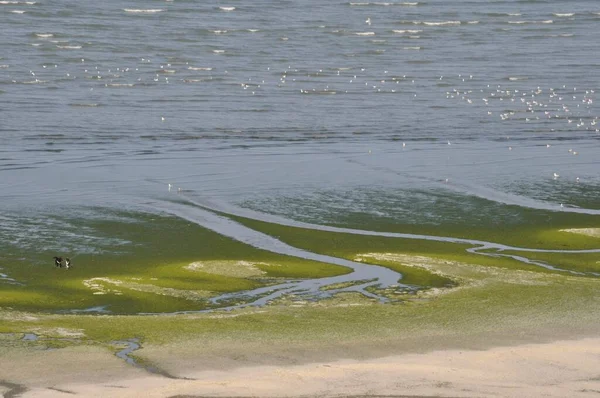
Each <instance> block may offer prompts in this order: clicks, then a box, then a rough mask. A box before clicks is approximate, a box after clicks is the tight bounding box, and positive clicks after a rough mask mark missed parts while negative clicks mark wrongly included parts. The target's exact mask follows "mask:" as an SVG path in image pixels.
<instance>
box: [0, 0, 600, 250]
mask: <svg viewBox="0 0 600 398" xmlns="http://www.w3.org/2000/svg"><path fill="white" fill-rule="evenodd" d="M599 29H600V5H599V4H598V3H597V2H596V1H584V0H575V1H569V2H565V1H562V2H559V1H550V0H549V1H508V0H507V1H494V2H489V1H459V0H455V1H422V2H421V1H419V2H370V1H364V2H362V1H361V2H345V1H328V2H322V1H312V0H309V1H302V2H294V1H270V0H263V1H253V2H241V1H230V2H223V1H203V2H200V1H191V0H185V1H182V0H174V1H144V2H140V1H125V2H122V1H113V0H109V1H102V2H93V1H58V0H39V1H20V0H18V1H12V0H11V1H4V0H2V1H0V33H1V34H0V37H1V39H0V143H1V146H0V203H1V206H0V231H1V234H0V247H2V248H4V249H6V250H11V249H10V248H14V247H19V248H21V249H23V248H25V249H28V250H29V249H32V250H35V249H36V248H37V249H38V250H47V249H50V248H51V249H55V250H59V249H62V248H64V247H67V248H71V249H76V250H79V251H87V252H93V251H94V250H96V249H97V248H98V247H100V246H102V245H108V246H110V245H116V246H118V245H119V244H122V243H123V242H98V241H97V238H95V237H94V236H93V234H92V233H90V234H86V230H85V228H84V229H81V227H79V226H77V227H75V226H73V227H72V228H71V227H70V226H69V224H65V221H64V220H63V218H61V217H62V215H64V214H66V213H68V214H69V215H70V216H71V217H73V215H75V217H79V216H80V217H82V218H88V217H94V214H95V211H94V209H95V208H97V207H104V208H106V207H109V208H118V209H122V208H131V209H136V208H144V209H148V208H152V203H159V202H160V203H162V202H164V200H165V199H168V198H169V196H168V195H169V194H171V195H172V194H173V193H174V192H176V191H177V190H178V189H179V188H181V189H182V190H184V191H185V192H186V194H187V195H188V196H190V197H194V198H196V199H198V200H204V199H210V200H213V201H221V202H224V203H229V204H233V205H238V206H240V205H241V206H244V207H248V208H252V209H254V210H260V211H262V212H266V213H276V214H278V215H283V216H286V217H291V218H295V219H300V220H302V221H308V222H314V223H322V222H326V223H330V224H336V223H337V224H339V225H341V226H343V225H344V224H345V223H346V221H345V220H348V219H350V218H353V217H354V218H356V217H362V218H366V219H367V220H369V221H368V222H367V224H368V223H375V222H391V221H396V222H403V223H409V224H410V223H433V224H436V223H443V222H456V223H460V222H465V223H467V224H478V225H483V224H489V223H490V222H494V223H504V222H509V223H510V222H516V221H514V220H513V218H514V217H515V215H514V212H512V209H514V207H512V206H517V207H519V208H524V209H537V210H541V211H546V212H554V211H556V212H558V211H562V212H567V211H572V212H577V213H589V214H597V213H598V212H600V199H598V198H599V197H600V196H599V194H600V174H599V170H600V133H599V128H600V121H599V120H598V117H599V116H600V111H599V109H598V103H597V100H598V90H599V89H600V88H599V87H598V82H599V79H600V68H599V66H600V55H599V54H600V52H599V51H598V50H599V49H600V48H599V45H598V40H597V39H598V38H597V32H598V30H599ZM167 184H172V191H171V192H170V193H169V192H168V185H167ZM156 208H157V211H158V209H159V208H160V206H157V207H156ZM86 209H88V210H86ZM465 220H466V221H465Z"/></svg>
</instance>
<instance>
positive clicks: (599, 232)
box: [560, 228, 600, 238]
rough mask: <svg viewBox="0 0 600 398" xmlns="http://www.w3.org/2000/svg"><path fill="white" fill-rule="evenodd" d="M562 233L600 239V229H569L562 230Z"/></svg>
mask: <svg viewBox="0 0 600 398" xmlns="http://www.w3.org/2000/svg"><path fill="white" fill-rule="evenodd" d="M560 231H561V232H570V233H573V234H580V235H586V236H591V237H593V238H600V228H569V229H561V230H560Z"/></svg>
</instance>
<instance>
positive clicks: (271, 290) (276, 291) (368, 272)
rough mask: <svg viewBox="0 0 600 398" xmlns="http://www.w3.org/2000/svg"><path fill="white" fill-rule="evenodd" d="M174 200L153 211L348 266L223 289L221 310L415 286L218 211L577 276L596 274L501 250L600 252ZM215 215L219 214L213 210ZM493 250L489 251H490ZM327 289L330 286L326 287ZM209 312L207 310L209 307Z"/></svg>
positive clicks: (294, 254) (388, 271)
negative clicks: (447, 246) (453, 247)
mask: <svg viewBox="0 0 600 398" xmlns="http://www.w3.org/2000/svg"><path fill="white" fill-rule="evenodd" d="M178 198H179V199H180V200H178V201H165V202H162V203H160V204H158V203H154V204H153V205H152V208H153V209H154V210H159V211H163V212H165V213H169V214H172V215H175V216H177V217H180V218H183V219H185V220H188V221H191V222H193V223H196V224H198V225H201V226H202V227H205V228H208V229H210V230H212V231H215V232H217V233H219V234H221V235H224V236H227V237H230V238H233V239H235V240H237V241H240V242H242V243H245V244H248V245H251V246H253V247H256V248H259V249H263V250H267V251H270V252H273V253H278V254H283V255H287V256H292V257H299V258H303V259H307V260H314V261H320V262H325V263H329V264H335V265H341V266H344V267H348V268H350V269H352V272H350V273H348V274H345V275H339V276H335V277H327V278H316V279H307V280H290V281H286V282H284V283H280V284H277V285H272V286H266V287H261V288H258V289H253V290H248V291H243V292H235V293H227V294H223V295H219V296H216V297H213V298H212V299H211V300H210V301H211V303H212V304H219V303H223V302H228V301H230V300H231V301H234V300H235V301H239V300H240V299H243V300H245V302H244V303H242V304H234V305H231V306H227V307H222V308H221V309H224V310H232V309H238V308H243V307H248V306H263V305H266V304H268V303H269V302H271V301H273V300H275V299H278V298H282V297H284V296H286V295H296V296H299V297H302V298H307V299H319V298H324V297H331V296H333V295H335V294H337V293H340V292H359V293H361V294H363V295H364V296H367V297H370V298H374V299H377V300H379V301H380V302H386V301H388V299H387V298H386V297H385V296H383V295H380V294H378V293H376V291H377V290H378V289H390V288H394V289H398V290H404V291H407V290H416V287H414V286H410V285H406V284H402V283H401V282H400V281H401V280H402V274H400V273H398V272H396V271H393V270H391V269H388V268H385V267H381V266H378V265H369V264H364V263H361V262H356V261H350V260H346V259H342V258H337V257H332V256H327V255H323V254H317V253H313V252H310V251H307V250H303V249H299V248H296V247H293V246H290V245H288V244H286V243H284V242H282V241H280V240H278V239H276V238H274V237H272V236H270V235H267V234H264V233H262V232H259V231H256V230H253V229H251V228H248V227H246V226H244V225H242V224H240V223H238V222H235V221H233V220H231V219H229V218H227V217H226V216H223V215H220V214H231V215H237V216H243V217H248V218H251V219H255V220H260V221H265V222H270V223H276V224H281V225H286V226H291V227H300V228H308V229H314V230H320V231H329V232H337V233H347V234H355V235H365V236H381V237H390V238H400V239H420V240H429V241H438V242H449V243H457V244H467V245H471V246H473V247H470V248H468V249H466V250H467V251H468V252H470V253H474V254H479V255H483V256H489V257H508V258H512V259H514V260H517V261H521V262H523V263H526V264H531V265H537V266H540V267H544V268H547V269H551V270H554V271H561V272H566V273H571V274H576V275H586V274H590V275H595V276H600V274H598V273H591V272H590V273H584V272H577V271H573V270H567V269H562V268H559V267H556V266H553V265H551V264H547V263H544V262H540V261H535V260H532V259H529V258H527V257H524V256H519V255H513V254H504V253H502V252H503V251H519V252H537V253H569V254H576V253H600V249H587V250H556V249H530V248H522V247H515V246H509V245H503V244H500V243H493V242H486V241H482V240H475V239H462V238H453V237H444V236H432V235H418V234H406V233H394V232H376V231H365V230H358V229H351V228H338V227H331V226H323V225H315V224H308V223H304V222H297V221H293V220H288V219H285V218H282V217H278V216H272V215H268V214H263V213H260V212H256V211H252V210H247V209H242V208H237V207H233V206H231V205H222V204H216V203H213V202H209V201H198V200H195V199H193V198H191V197H190V196H188V195H187V194H183V193H180V194H178ZM217 212H218V213H220V214H217ZM489 250H493V251H491V252H490V251H489ZM338 284H343V285H344V287H341V288H335V287H333V288H331V287H332V286H334V285H338ZM328 287H329V288H328ZM209 311H210V310H209ZM190 312H198V311H182V312H180V313H190Z"/></svg>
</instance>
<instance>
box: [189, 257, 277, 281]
mask: <svg viewBox="0 0 600 398" xmlns="http://www.w3.org/2000/svg"><path fill="white" fill-rule="evenodd" d="M260 266H266V267H269V266H273V265H270V264H268V263H263V262H253V261H244V260H238V261H227V260H222V261H195V262H193V263H191V264H189V265H187V266H186V267H185V269H187V270H190V271H202V272H207V273H209V274H217V275H223V276H233V277H236V278H251V277H257V276H265V275H266V274H267V272H266V271H263V270H262V269H260V268H259V267H260Z"/></svg>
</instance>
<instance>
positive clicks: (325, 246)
mask: <svg viewBox="0 0 600 398" xmlns="http://www.w3.org/2000/svg"><path fill="white" fill-rule="evenodd" d="M186 206H189V207H192V208H193V207H196V205H194V204H189V203H188V204H186ZM207 211H208V210H207ZM110 214H111V216H110V217H106V218H105V219H97V220H87V221H86V227H87V228H90V230H93V231H94V234H95V236H98V237H100V236H107V237H108V236H110V237H111V239H113V240H115V239H116V240H118V241H120V242H123V243H122V244H120V245H119V246H118V247H113V248H112V252H111V251H108V250H106V251H104V252H102V253H89V254H81V255H78V256H77V257H76V258H75V259H74V261H73V264H74V265H73V268H72V269H69V270H66V269H64V268H56V267H54V266H53V264H52V262H51V261H48V258H50V259H51V257H49V253H31V252H18V250H16V249H15V251H13V252H12V256H13V259H12V260H11V261H7V262H3V263H2V264H1V266H2V269H3V270H2V272H3V273H4V274H5V275H6V277H7V278H11V280H12V281H13V282H12V283H5V284H1V285H0V292H1V294H0V319H2V322H0V336H1V338H0V350H1V351H0V364H2V366H1V367H2V368H3V369H6V370H5V371H3V373H4V374H3V378H4V379H5V380H7V381H8V382H10V383H16V384H15V385H21V384H23V385H26V386H29V387H35V388H45V387H48V386H53V385H58V384H60V383H67V382H72V381H73V377H75V378H77V377H82V378H83V379H86V380H88V378H90V377H91V379H93V380H109V379H110V380H112V379H114V378H115V377H116V378H119V377H125V378H129V377H133V376H135V375H138V376H139V374H144V373H148V374H149V373H152V374H154V375H158V376H160V377H169V378H175V379H177V378H182V379H184V378H186V377H190V376H192V375H193V373H194V372H196V371H201V370H210V369H228V368H232V369H233V368H238V367H241V366H250V365H252V366H255V365H286V366H287V365H293V364H300V363H311V362H318V361H324V360H332V359H335V358H338V359H343V358H350V359H368V358H379V357H384V356H389V355H394V354H400V353H425V352H431V351H432V350H437V349H445V350H446V349H487V348H491V347H496V346H513V345H517V344H524V343H532V342H535V343H540V342H550V341H555V340H558V339H565V338H567V339H572V338H584V337H588V336H594V335H597V333H598V332H599V331H600V322H598V319H600V318H599V315H600V278H599V277H598V275H600V250H598V249H599V248H600V239H599V238H598V237H596V236H590V235H589V234H588V235H582V234H574V233H571V232H566V231H561V230H562V229H565V228H567V227H569V228H573V221H572V220H569V223H568V225H566V224H567V223H561V222H560V220H559V221H557V225H555V226H554V225H553V229H549V228H548V227H547V226H543V227H537V228H536V227H535V226H530V227H529V228H528V229H526V233H523V234H522V235H521V240H520V242H519V247H518V248H515V249H514V250H500V251H499V250H494V249H485V250H482V251H477V250H473V247H477V245H473V244H468V243H465V242H462V241H461V242H452V241H437V240H427V239H418V238H409V239H403V238H394V237H386V236H376V235H371V236H365V235H361V234H358V233H341V232H331V231H322V230H314V229H310V228H300V227H293V226H288V225H281V224H277V223H270V222H265V221H261V220H257V219H250V218H245V217H240V216H235V215H227V214H223V213H219V214H217V213H214V214H216V216H218V217H221V218H222V219H224V220H227V222H228V223H233V224H235V225H239V226H240V227H242V226H244V227H245V228H250V229H252V230H253V231H257V232H260V233H262V234H264V235H265V236H269V237H272V238H273V237H274V238H276V239H277V241H278V242H281V243H282V244H286V245H289V246H291V247H294V248H298V249H302V250H304V251H306V252H310V253H319V254H322V255H325V256H330V257H332V258H338V259H343V260H346V261H349V262H351V264H359V265H363V266H365V267H382V268H384V269H388V270H390V271H393V272H392V273H389V274H388V273H384V274H382V275H384V277H391V278H395V279H394V280H388V281H385V282H386V283H385V286H384V284H381V283H377V282H378V281H375V282H374V281H372V280H365V279H364V278H363V277H359V275H362V274H360V273H357V272H356V271H355V270H354V271H353V270H352V269H349V268H347V267H344V266H340V265H336V264H328V263H324V262H318V261H314V260H308V259H303V258H300V257H298V256H287V255H282V254H278V253H276V252H273V251H269V250H263V249H258V248H256V247H253V246H251V245H248V244H245V243H242V242H240V241H236V240H234V239H233V238H230V237H226V236H223V235H221V234H219V233H217V232H214V231H213V230H210V229H207V228H204V227H201V226H199V225H198V224H196V223H194V222H192V221H190V219H192V218H191V217H189V219H188V220H185V219H182V218H176V217H173V216H171V215H168V214H166V215H156V214H148V213H132V212H129V213H120V212H115V211H110ZM79 222H83V221H81V220H79ZM74 223H75V221H74ZM595 223H597V224H595ZM594 224H595V225H600V222H599V221H598V220H597V217H594V216H590V217H587V218H586V219H585V223H581V225H580V226H579V227H580V228H584V227H585V228H590V227H591V226H592V225H594ZM421 232H422V231H421ZM450 233H451V230H444V228H443V227H440V228H438V229H437V230H436V235H435V236H437V237H439V236H450V237H451V235H450ZM446 234H448V235H446ZM471 234H472V236H471ZM260 236H263V235H260ZM432 236H433V235H432ZM497 237H499V235H498V231H491V232H490V233H489V235H486V234H484V233H482V232H481V231H475V232H472V231H465V232H464V234H463V238H473V239H475V238H476V239H478V240H481V239H485V238H489V239H492V238H497ZM506 241H507V242H509V243H511V244H514V242H515V239H514V237H510V238H507V239H506ZM557 242H560V243H558V244H557ZM493 243H495V244H497V243H500V244H501V243H503V240H501V239H494V242H493ZM286 247H287V246H286ZM519 248H520V249H519ZM532 248H535V250H537V251H529V250H530V249H532ZM24 258H26V259H27V261H24V260H22V259H24ZM355 274H356V275H357V277H356V278H357V279H356V280H354V279H352V276H353V275H355ZM336 278H350V279H347V280H345V281H343V282H340V279H336ZM307 282H310V283H313V282H314V285H313V284H308V285H307V284H306V283H307ZM329 282H331V283H329ZM307 286H312V287H311V288H307ZM216 297H220V298H221V299H220V300H215V298H216ZM265 297H266V299H265ZM262 299H265V300H264V301H261V300H262ZM132 341H133V342H135V345H136V347H135V349H131V350H129V351H128V352H127V356H126V358H125V357H124V356H123V355H117V354H118V353H122V352H123V349H124V348H123V347H129V346H130V345H131V342H132ZM32 361H33V362H35V363H38V364H39V365H38V366H37V367H36V369H35V370H34V371H32V372H24V371H23V370H24V369H25V368H27V366H30V364H31V363H32ZM90 361H94V363H93V364H92V363H91V362H90ZM52 363H60V366H59V368H53V366H52V365H51V364H52ZM9 364H10V366H9ZM101 364H103V365H102V366H108V368H107V369H108V370H107V369H105V370H103V371H101V372H99V371H98V369H100V368H102V366H101ZM46 365H47V366H46ZM76 368H77V369H85V370H81V372H80V373H77V376H73V373H69V372H68V371H65V370H68V369H73V370H74V369H76ZM140 372H141V373H140ZM161 375H162V376H161ZM88 381H89V380H88Z"/></svg>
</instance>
